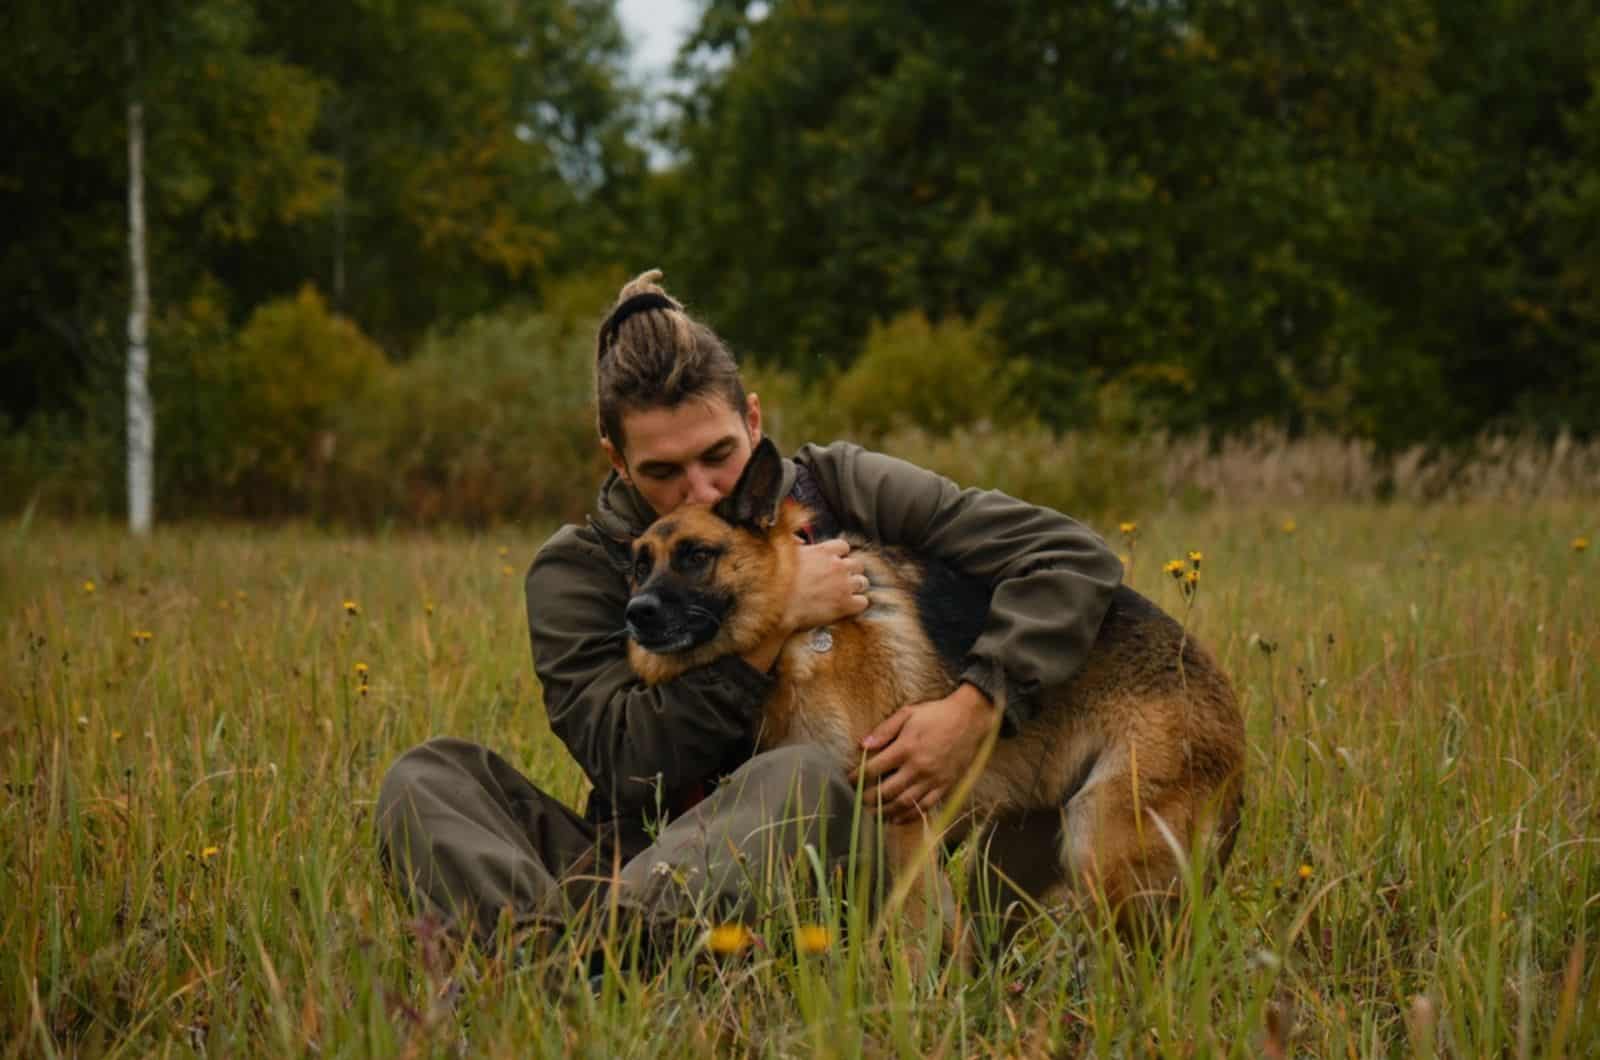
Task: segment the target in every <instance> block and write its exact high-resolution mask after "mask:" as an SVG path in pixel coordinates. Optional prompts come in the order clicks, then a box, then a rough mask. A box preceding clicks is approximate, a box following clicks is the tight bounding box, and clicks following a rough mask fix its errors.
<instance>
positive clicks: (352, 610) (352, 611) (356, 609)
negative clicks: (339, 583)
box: [344, 600, 361, 616]
mask: <svg viewBox="0 0 1600 1060" xmlns="http://www.w3.org/2000/svg"><path fill="white" fill-rule="evenodd" d="M344 613H345V614H347V615H352V616H354V615H359V614H360V613H361V608H360V606H359V605H357V604H356V602H355V601H354V600H346V601H345V602H344Z"/></svg>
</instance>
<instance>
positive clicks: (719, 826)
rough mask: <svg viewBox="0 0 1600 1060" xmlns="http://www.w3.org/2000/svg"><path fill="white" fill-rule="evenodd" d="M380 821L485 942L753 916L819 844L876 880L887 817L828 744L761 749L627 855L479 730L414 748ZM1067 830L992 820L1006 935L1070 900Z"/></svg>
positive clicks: (993, 882) (990, 907) (983, 894)
mask: <svg viewBox="0 0 1600 1060" xmlns="http://www.w3.org/2000/svg"><path fill="white" fill-rule="evenodd" d="M377 827H378V845H379V851H380V857H381V858H382V859H383V861H384V862H385V863H386V864H387V865H388V866H389V868H390V870H391V871H392V872H393V873H394V875H395V878H396V882H397V884H398V885H399V886H400V888H401V889H402V891H403V892H404V893H406V894H407V895H408V896H409V897H410V898H411V899H412V900H413V901H414V902H415V903H416V904H417V905H418V906H419V907H420V908H422V909H424V910H427V911H431V912H433V913H434V914H436V915H438V916H441V917H443V918H444V919H445V920H446V921H447V922H449V923H450V924H452V925H454V926H455V927H457V928H458V929H460V930H462V931H463V933H465V932H466V931H470V932H471V933H472V934H474V935H475V936H476V937H477V939H478V940H479V942H480V943H483V944H485V945H487V944H488V943H489V942H490V940H492V939H493V937H494V934H495V932H496V930H497V926H498V924H499V921H500V918H501V917H502V915H505V914H509V917H510V920H511V924H512V926H513V927H519V926H523V925H528V924H533V923H552V924H554V923H566V922H568V921H569V920H571V918H573V917H574V916H576V915H578V914H579V913H580V911H581V910H583V909H584V908H585V907H586V906H587V907H591V908H592V907H594V906H595V905H596V904H597V903H600V902H613V901H614V902H615V903H616V904H617V906H618V907H619V908H620V909H622V910H623V911H624V912H626V913H629V914H637V915H639V916H642V917H644V918H645V919H647V920H650V921H651V922H654V923H665V922H672V923H680V924H681V923H683V922H685V921H690V922H699V923H701V924H704V923H707V922H709V921H711V920H716V921H722V920H731V919H750V918H751V916H752V914H753V912H754V910H755V902H754V898H755V892H757V891H758V890H760V889H761V888H763V887H771V886H772V885H773V884H774V883H775V882H777V880H778V879H779V878H780V877H781V876H783V875H785V874H787V873H788V872H789V871H790V867H791V865H792V863H793V861H794V859H795V857H796V855H797V853H799V852H800V851H802V850H803V849H804V848H805V847H806V846H808V845H809V846H810V847H811V848H812V849H813V850H814V851H815V853H816V856H817V858H818V860H819V861H820V864H821V865H822V866H824V869H825V871H826V872H827V873H828V874H829V875H830V876H834V875H835V870H837V869H839V868H848V867H849V866H848V862H849V859H850V858H851V857H852V856H855V857H856V859H857V865H856V871H857V877H856V878H857V880H858V882H859V883H861V884H865V883H867V882H868V879H869V877H865V876H862V875H860V874H862V873H867V874H870V872H871V871H872V870H873V869H874V867H875V866H876V865H877V864H878V863H879V862H878V856H879V853H880V846H879V826H878V824H877V821H876V817H875V815H873V814H871V813H865V814H860V815H857V814H856V812H855V790H854V788H853V787H852V786H851V785H850V783H849V782H848V780H847V779H846V775H845V773H844V771H843V769H841V768H840V766H839V765H838V763H837V761H836V760H835V759H833V758H832V757H831V756H829V755H828V754H826V753H825V752H823V751H821V750H819V749H817V748H813V747H785V748H780V749H778V750H775V751H768V752H765V753H763V754H759V755H756V756H755V757H754V758H752V759H750V761H749V762H747V763H745V764H744V765H743V766H741V767H740V768H739V769H738V770H736V771H735V772H734V773H733V774H732V775H730V776H729V777H728V778H727V779H726V780H724V781H723V782H722V784H721V785H720V786H718V788H717V790H716V791H714V792H713V793H712V794H711V795H710V797H708V798H707V799H705V800H704V801H703V802H701V803H699V804H698V805H696V806H695V807H694V808H693V809H691V810H690V811H689V812H688V813H687V814H684V815H683V816H681V817H679V818H677V819H675V820H672V821H670V822H668V823H667V824H666V826H665V827H664V828H663V829H662V830H661V832H660V833H659V834H658V835H657V837H656V841H655V842H654V843H653V844H652V845H650V846H648V847H646V848H645V849H644V851H643V852H642V853H639V854H637V855H635V856H634V857H632V858H629V859H628V860H626V861H621V860H620V858H617V856H616V855H615V854H613V855H612V858H614V859H616V860H615V861H614V863H605V862H606V861H607V857H606V855H605V854H604V851H607V850H615V845H614V844H608V843H605V842H603V841H602V837H601V836H599V835H598V834H597V831H596V828H595V826H594V824H592V823H591V822H589V821H587V820H585V819H584V818H582V817H580V816H579V815H578V814H576V813H574V812H572V811H571V810H570V809H568V808H567V807H566V806H565V805H564V804H563V803H561V802H560V801H559V800H557V799H555V798H553V797H551V796H550V795H547V794H545V793H544V792H542V791H540V790H539V789H538V788H537V787H535V786H534V785H533V784H532V783H531V782H530V781H529V780H528V779H527V778H526V777H524V776H523V775H522V774H521V773H519V772H518V771H517V770H516V769H514V768H513V767H512V766H511V765H510V764H509V763H507V762H506V761H505V759H503V758H501V757H500V756H499V755H497V754H495V753H494V752H493V751H490V750H488V749H487V748H484V747H480V746H479V745H477V744H474V743H469V742H467V741H465V740H453V739H438V740H431V741H429V742H428V743H425V744H423V745H422V746H420V747H417V748H414V749H413V750H411V751H408V752H407V753H406V754H404V755H403V756H401V758H400V759H399V760H398V761H396V762H395V764H394V765H393V766H392V767H391V768H390V770H389V772H388V774H387V775H386V776H385V777H384V780H383V787H382V790H381V792H380V793H379V796H378V815H377ZM1059 829H1060V815H1059V814H1057V813H1052V812H1048V811H1041V812H1034V813H1031V814H1027V815H1017V816H1013V817H1008V818H1003V819H1001V820H998V821H992V822H989V824H988V826H987V828H986V829H985V833H984V835H983V836H982V837H981V838H980V841H979V843H978V850H977V852H976V854H975V856H974V857H973V858H972V859H971V860H970V866H971V869H972V872H971V874H970V876H969V883H968V897H969V912H970V913H972V914H976V915H977V916H980V917H981V916H983V915H985V913H987V914H989V915H999V916H1000V917H1001V922H1000V930H1001V932H1002V933H1004V932H1005V931H1006V930H1007V929H1008V928H1009V927H1014V926H1015V925H1016V923H1017V921H1018V918H1017V916H1016V915H1015V914H1016V913H1017V912H1018V910H1019V909H1021V908H1023V907H1026V906H1028V905H1030V904H1031V903H1032V902H1033V901H1038V900H1043V901H1045V902H1047V903H1048V902H1051V901H1053V900H1055V899H1057V898H1059V897H1061V896H1062V894H1063V892H1064V889H1065V887H1066V886H1067V883H1068V881H1067V880H1066V879H1065V878H1064V876H1063V874H1062V870H1061V862H1060V858H1059V854H1058V851H1059V849H1060V842H1059ZM807 860H808V862H809V858H808V859H807Z"/></svg>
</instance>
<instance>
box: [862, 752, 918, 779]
mask: <svg viewBox="0 0 1600 1060" xmlns="http://www.w3.org/2000/svg"><path fill="white" fill-rule="evenodd" d="M909 754H910V751H908V750H907V749H906V748H904V747H899V746H896V745H895V744H890V745H889V746H888V747H885V748H884V749H883V750H881V751H879V752H878V753H877V754H875V755H873V756H872V757H871V758H869V759H867V761H866V763H865V764H863V765H862V767H861V768H860V769H859V770H857V773H859V774H860V775H861V776H864V777H866V778H867V780H868V781H873V780H878V779H879V778H882V777H886V776H888V775H889V774H890V773H893V772H894V771H895V770H897V769H899V768H900V767H901V766H902V765H903V764H905V760H906V757H907V756H908V755H909Z"/></svg>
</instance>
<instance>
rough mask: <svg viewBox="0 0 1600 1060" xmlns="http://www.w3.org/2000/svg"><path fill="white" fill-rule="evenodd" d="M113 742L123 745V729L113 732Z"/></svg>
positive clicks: (113, 730)
mask: <svg viewBox="0 0 1600 1060" xmlns="http://www.w3.org/2000/svg"><path fill="white" fill-rule="evenodd" d="M111 742H112V743H121V742H122V730H121V729H112V730H111Z"/></svg>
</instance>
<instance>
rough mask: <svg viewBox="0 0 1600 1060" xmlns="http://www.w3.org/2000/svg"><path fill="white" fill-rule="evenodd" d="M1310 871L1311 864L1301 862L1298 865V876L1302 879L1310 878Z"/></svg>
mask: <svg viewBox="0 0 1600 1060" xmlns="http://www.w3.org/2000/svg"><path fill="white" fill-rule="evenodd" d="M1311 871H1312V870H1311V866H1310V865H1306V864H1301V866H1300V878H1301V879H1302V880H1309V879H1310V878H1311Z"/></svg>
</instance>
